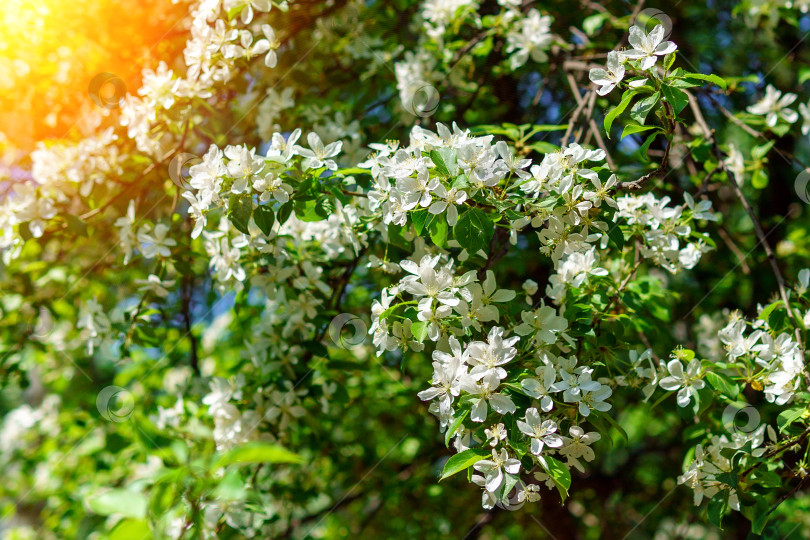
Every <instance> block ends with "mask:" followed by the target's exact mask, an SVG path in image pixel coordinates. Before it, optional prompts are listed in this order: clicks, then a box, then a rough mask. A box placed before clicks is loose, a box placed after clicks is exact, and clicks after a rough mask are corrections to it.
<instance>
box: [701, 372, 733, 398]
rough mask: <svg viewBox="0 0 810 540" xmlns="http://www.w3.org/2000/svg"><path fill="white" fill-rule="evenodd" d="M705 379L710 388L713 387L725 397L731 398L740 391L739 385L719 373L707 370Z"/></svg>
mask: <svg viewBox="0 0 810 540" xmlns="http://www.w3.org/2000/svg"><path fill="white" fill-rule="evenodd" d="M706 380H707V381H708V382H709V384H710V385H711V386H712V388H714V389H715V390H717V391H718V392H720V393H721V394H723V395H724V396H726V397H729V398H732V399H733V398H736V397H737V395H738V394H739V393H740V387H739V386H738V385H736V384H734V382H733V381H732V380H731V379H729V378H728V377H726V376H725V375H723V374H721V373H715V372H712V371H707V372H706Z"/></svg>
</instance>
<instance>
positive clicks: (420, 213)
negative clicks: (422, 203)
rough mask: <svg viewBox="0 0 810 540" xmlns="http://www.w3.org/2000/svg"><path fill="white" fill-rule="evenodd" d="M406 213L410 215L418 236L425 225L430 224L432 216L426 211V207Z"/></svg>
mask: <svg viewBox="0 0 810 540" xmlns="http://www.w3.org/2000/svg"><path fill="white" fill-rule="evenodd" d="M408 215H409V216H410V217H411V221H412V222H413V226H414V228H415V229H416V234H418V235H420V236H421V235H422V231H423V230H424V229H425V225H430V222H431V220H433V217H434V216H433V214H431V213H430V212H428V211H427V208H423V209H422V210H417V211H416V212H411V213H409V214H408Z"/></svg>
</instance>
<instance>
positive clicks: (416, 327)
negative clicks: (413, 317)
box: [411, 321, 428, 343]
mask: <svg viewBox="0 0 810 540" xmlns="http://www.w3.org/2000/svg"><path fill="white" fill-rule="evenodd" d="M411 334H413V339H415V340H416V341H417V342H418V343H422V342H423V341H425V338H426V337H427V335H428V323H426V322H424V321H418V322H415V323H413V324H412V325H411Z"/></svg>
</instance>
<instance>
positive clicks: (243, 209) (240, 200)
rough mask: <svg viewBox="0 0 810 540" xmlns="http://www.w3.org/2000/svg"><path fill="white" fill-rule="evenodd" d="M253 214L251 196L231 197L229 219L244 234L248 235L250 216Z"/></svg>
mask: <svg viewBox="0 0 810 540" xmlns="http://www.w3.org/2000/svg"><path fill="white" fill-rule="evenodd" d="M252 212H253V199H252V198H251V197H250V196H244V195H231V198H230V203H229V208H228V219H230V220H231V223H232V224H233V226H234V227H236V230H237V231H239V232H241V233H244V234H249V233H248V221H250V214H251V213H252Z"/></svg>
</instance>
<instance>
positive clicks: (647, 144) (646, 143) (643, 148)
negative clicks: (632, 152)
mask: <svg viewBox="0 0 810 540" xmlns="http://www.w3.org/2000/svg"><path fill="white" fill-rule="evenodd" d="M658 135H659V132H658V131H655V132H653V133H650V135H649V136H647V138H646V139H645V140H644V142H643V143H642V144H641V146H640V147H639V149H638V151H639V152H640V153H641V157H642V159H644V161H650V156H649V155H648V154H647V153H648V152H649V151H650V145H651V144H652V142H653V141H654V140H655V138H656V137H658Z"/></svg>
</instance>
